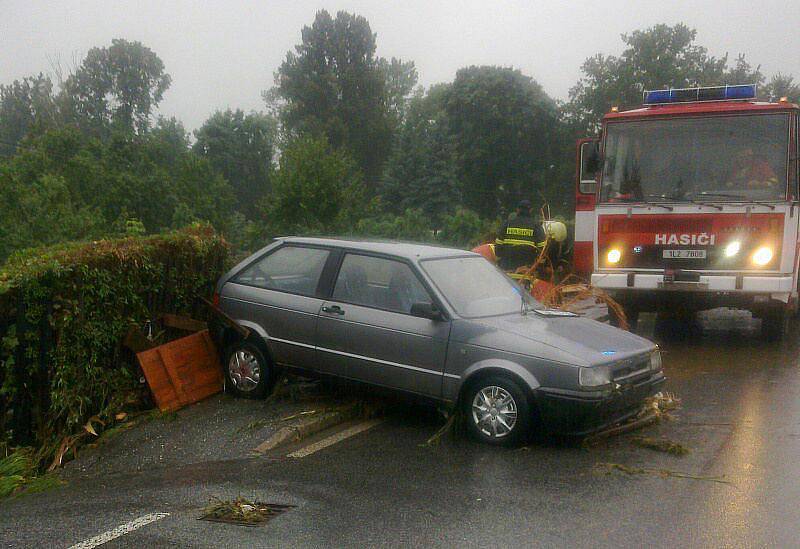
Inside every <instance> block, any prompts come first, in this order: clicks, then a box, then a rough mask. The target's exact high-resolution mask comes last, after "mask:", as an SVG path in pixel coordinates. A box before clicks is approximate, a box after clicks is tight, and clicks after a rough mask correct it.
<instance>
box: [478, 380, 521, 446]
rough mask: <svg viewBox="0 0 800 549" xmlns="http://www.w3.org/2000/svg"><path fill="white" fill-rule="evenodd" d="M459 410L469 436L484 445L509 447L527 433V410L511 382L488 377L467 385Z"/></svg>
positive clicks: (519, 390) (518, 390)
mask: <svg viewBox="0 0 800 549" xmlns="http://www.w3.org/2000/svg"><path fill="white" fill-rule="evenodd" d="M462 406H463V408H462V411H463V413H464V417H465V418H466V424H467V430H468V431H469V433H470V435H471V436H472V437H473V438H475V439H477V440H479V441H481V442H485V443H487V444H494V445H505V446H508V445H513V444H515V443H517V442H519V441H520V440H522V438H523V437H524V436H526V435H527V434H528V431H529V429H530V423H531V409H530V404H529V403H528V399H527V397H526V396H525V393H524V392H523V391H522V389H520V388H519V386H518V385H517V384H516V383H515V382H514V381H512V380H511V379H509V378H507V377H504V376H490V377H486V378H483V379H481V380H478V381H477V382H474V383H472V384H470V386H469V389H468V390H467V392H466V393H465V394H464V399H463V401H462Z"/></svg>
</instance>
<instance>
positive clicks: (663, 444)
mask: <svg viewBox="0 0 800 549" xmlns="http://www.w3.org/2000/svg"><path fill="white" fill-rule="evenodd" d="M631 441H632V442H633V443H634V444H635V445H636V446H639V447H640V448H647V449H648V450H655V451H657V452H664V453H666V454H672V455H673V456H685V455H686V454H688V453H689V452H690V450H689V448H687V447H686V446H684V445H683V444H681V443H680V442H675V441H672V440H669V439H667V438H655V437H632V438H631Z"/></svg>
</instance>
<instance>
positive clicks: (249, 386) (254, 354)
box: [224, 341, 272, 398]
mask: <svg viewBox="0 0 800 549" xmlns="http://www.w3.org/2000/svg"><path fill="white" fill-rule="evenodd" d="M224 360H225V362H224V370H225V392H226V393H230V394H232V395H234V396H238V397H244V398H263V397H264V396H266V394H267V391H268V390H269V386H270V383H271V381H272V379H271V378H272V368H271V367H270V364H269V362H268V361H267V359H266V357H265V356H264V353H263V352H262V350H261V349H260V348H259V347H258V346H257V345H255V344H254V343H251V342H249V341H239V342H237V343H234V344H232V345H230V346H229V347H228V348H227V349H226V351H225V356H224Z"/></svg>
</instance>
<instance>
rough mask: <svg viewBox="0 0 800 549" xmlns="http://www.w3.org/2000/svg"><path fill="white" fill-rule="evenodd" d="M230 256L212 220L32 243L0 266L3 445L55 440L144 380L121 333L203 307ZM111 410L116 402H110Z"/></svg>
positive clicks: (0, 422) (198, 311)
mask: <svg viewBox="0 0 800 549" xmlns="http://www.w3.org/2000/svg"><path fill="white" fill-rule="evenodd" d="M227 255H228V245H227V243H226V242H225V241H224V240H223V239H222V238H221V237H220V236H219V235H217V234H216V233H215V232H214V231H213V229H211V228H210V227H207V226H201V225H196V226H193V227H191V228H187V229H183V230H179V231H175V232H171V233H166V234H162V235H157V236H151V237H128V238H120V239H114V240H100V241H96V242H89V243H79V244H74V243H73V244H66V245H59V246H55V247H50V248H43V249H35V250H29V251H26V252H24V253H21V254H17V255H15V256H13V257H12V258H11V259H9V261H8V262H7V263H6V264H5V265H4V266H3V267H2V269H0V445H36V446H43V445H48V444H49V445H54V444H57V443H58V440H60V438H61V437H63V436H64V435H65V434H68V433H74V432H76V431H80V430H81V429H82V428H83V425H84V424H85V423H86V421H87V419H89V418H90V417H92V416H94V415H95V414H102V413H103V412H104V411H108V410H109V409H110V408H111V407H112V405H113V406H115V407H116V406H119V403H118V402H114V399H115V398H119V396H120V395H123V394H125V392H126V391H127V392H129V393H130V391H131V390H134V389H135V388H136V387H137V386H138V383H139V374H138V367H137V365H136V363H135V362H136V361H135V356H134V355H133V353H131V352H129V351H127V350H125V349H124V348H123V346H122V340H123V338H124V336H125V334H126V333H127V331H128V330H129V329H130V327H131V325H137V326H140V327H141V326H144V325H145V323H146V322H147V321H148V320H150V319H154V318H155V316H156V315H157V314H158V313H161V312H175V313H183V314H188V315H194V316H198V315H201V314H203V313H204V311H203V307H202V304H201V303H200V301H199V299H198V298H199V297H200V296H211V294H212V292H213V287H214V283H215V282H216V280H217V278H219V276H220V275H221V274H222V272H223V271H224V267H225V262H226V258H227ZM111 411H113V410H111Z"/></svg>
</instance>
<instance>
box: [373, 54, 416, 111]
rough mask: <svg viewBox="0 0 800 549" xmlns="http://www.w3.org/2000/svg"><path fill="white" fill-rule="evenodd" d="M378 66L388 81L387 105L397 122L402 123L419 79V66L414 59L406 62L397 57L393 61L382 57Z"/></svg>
mask: <svg viewBox="0 0 800 549" xmlns="http://www.w3.org/2000/svg"><path fill="white" fill-rule="evenodd" d="M378 66H379V67H380V69H381V71H383V75H384V79H385V81H386V106H387V108H388V110H389V113H390V114H391V115H392V116H393V117H394V118H395V120H396V122H397V123H400V122H402V121H403V120H404V118H405V114H406V106H407V105H408V100H409V98H410V97H411V93H412V92H413V91H414V87H415V86H416V85H417V80H418V79H419V75H418V74H417V68H416V67H415V66H414V62H413V61H408V62H404V61H402V60H401V59H397V58H395V57H392V60H391V61H387V60H386V59H384V58H380V59H379V60H378Z"/></svg>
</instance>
